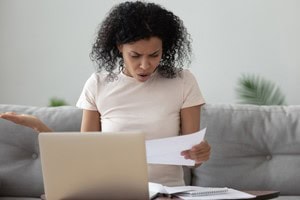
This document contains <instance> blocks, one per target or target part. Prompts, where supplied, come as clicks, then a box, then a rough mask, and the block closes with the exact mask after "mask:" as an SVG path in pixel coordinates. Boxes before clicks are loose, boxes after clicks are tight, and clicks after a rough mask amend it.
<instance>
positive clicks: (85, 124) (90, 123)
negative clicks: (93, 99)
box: [81, 110, 101, 132]
mask: <svg viewBox="0 0 300 200" xmlns="http://www.w3.org/2000/svg"><path fill="white" fill-rule="evenodd" d="M89 131H101V121H100V113H99V112H98V111H93V110H83V114H82V121H81V132H89Z"/></svg>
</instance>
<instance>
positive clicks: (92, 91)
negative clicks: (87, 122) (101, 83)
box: [76, 73, 98, 110]
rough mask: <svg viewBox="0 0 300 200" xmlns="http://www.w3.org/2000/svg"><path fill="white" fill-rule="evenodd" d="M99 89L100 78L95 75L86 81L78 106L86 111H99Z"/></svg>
mask: <svg viewBox="0 0 300 200" xmlns="http://www.w3.org/2000/svg"><path fill="white" fill-rule="evenodd" d="M97 87H98V77H97V75H96V73H93V74H92V75H91V76H90V78H89V79H88V80H87V81H86V83H85V85H84V87H83V90H82V92H81V95H80V97H79V99H78V101H77V103H76V106H77V107H78V108H81V109H86V110H97V105H96V92H97Z"/></svg>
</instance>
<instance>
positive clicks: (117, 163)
mask: <svg viewBox="0 0 300 200" xmlns="http://www.w3.org/2000/svg"><path fill="white" fill-rule="evenodd" d="M39 146H40V153H41V161H42V171H43V179H44V188H45V194H46V199H47V200H77V199H78V200H83V199H85V200H95V199H97V200H99V199H149V193H148V173H147V161H146V150H145V138H144V134H143V133H100V132H87V133H80V132H51V133H41V134H39Z"/></svg>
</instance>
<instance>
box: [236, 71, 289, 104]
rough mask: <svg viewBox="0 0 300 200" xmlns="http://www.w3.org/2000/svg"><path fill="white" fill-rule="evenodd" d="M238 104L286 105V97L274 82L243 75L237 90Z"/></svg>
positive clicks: (255, 76)
mask: <svg viewBox="0 0 300 200" xmlns="http://www.w3.org/2000/svg"><path fill="white" fill-rule="evenodd" d="M236 93H237V98H238V100H239V102H238V103H241V104H255V105H285V104H286V101H285V95H284V94H283V93H282V91H281V90H280V88H279V87H278V86H277V85H276V84H275V83H273V82H272V81H269V80H266V79H264V78H262V77H261V76H258V75H254V74H243V75H242V76H241V77H240V78H239V79H238V87H237V88H236Z"/></svg>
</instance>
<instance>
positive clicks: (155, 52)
mask: <svg viewBox="0 0 300 200" xmlns="http://www.w3.org/2000/svg"><path fill="white" fill-rule="evenodd" d="M159 51H160V49H158V50H156V51H154V52H153V53H150V54H149V55H150V56H152V55H155V54H157V53H158V52H159ZM130 52H131V53H134V54H136V55H139V56H141V55H143V54H140V53H138V52H136V51H130Z"/></svg>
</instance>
